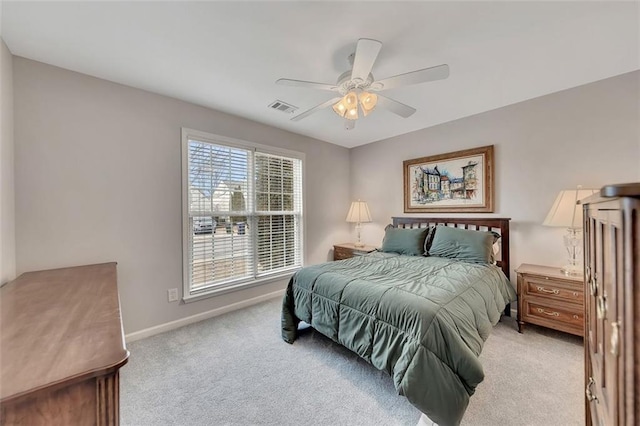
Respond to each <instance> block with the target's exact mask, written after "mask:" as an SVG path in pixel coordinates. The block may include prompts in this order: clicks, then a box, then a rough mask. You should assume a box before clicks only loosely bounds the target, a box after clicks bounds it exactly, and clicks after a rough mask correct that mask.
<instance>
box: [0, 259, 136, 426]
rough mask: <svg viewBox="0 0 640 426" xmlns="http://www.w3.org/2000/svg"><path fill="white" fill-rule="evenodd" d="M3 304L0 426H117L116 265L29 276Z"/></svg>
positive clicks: (5, 292)
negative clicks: (0, 425)
mask: <svg viewBox="0 0 640 426" xmlns="http://www.w3.org/2000/svg"><path fill="white" fill-rule="evenodd" d="M0 300H1V302H0V303H1V313H0V321H1V322H0V338H1V342H0V357H1V358H0V405H1V408H0V411H1V412H0V424H2V425H29V426H38V425H117V424H118V423H119V384H118V370H119V369H120V367H122V366H123V365H124V364H125V363H126V362H127V359H128V356H129V353H128V352H127V350H126V349H125V345H124V334H123V331H122V322H121V317H120V302H119V298H118V288H117V282H116V264H115V263H105V264H101V265H89V266H79V267H74V268H64V269H55V270H49V271H38V272H28V273H25V274H22V275H20V277H18V278H17V279H16V280H15V281H13V282H10V283H8V284H6V285H4V286H3V287H2V289H1V290H0Z"/></svg>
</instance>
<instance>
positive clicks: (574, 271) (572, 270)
mask: <svg viewBox="0 0 640 426" xmlns="http://www.w3.org/2000/svg"><path fill="white" fill-rule="evenodd" d="M560 272H562V273H563V274H565V275H567V276H571V277H579V276H580V275H582V274H584V269H583V268H582V267H581V266H580V265H564V266H563V267H562V268H560Z"/></svg>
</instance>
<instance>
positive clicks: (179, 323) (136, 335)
mask: <svg viewBox="0 0 640 426" xmlns="http://www.w3.org/2000/svg"><path fill="white" fill-rule="evenodd" d="M284 292H285V289H282V290H276V291H274V292H272V293H267V294H263V295H261V296H256V297H252V298H251V299H247V300H243V301H241V302H236V303H232V304H230V305H226V306H222V307H220V308H216V309H212V310H210V311H206V312H202V313H199V314H196V315H191V316H190V317H186V318H180V319H179V320H175V321H171V322H167V323H164V324H160V325H156V326H154V327H149V328H145V329H143V330H140V331H134V332H133V333H129V334H127V335H126V336H125V337H124V338H125V342H127V343H131V342H135V341H136V340H140V339H144V338H146V337H151V336H154V335H156V334H160V333H164V332H165V331H169V330H174V329H176V328H180V327H183V326H185V325H188V324H193V323H194V322H199V321H203V320H206V319H209V318H213V317H217V316H218V315H222V314H226V313H228V312H231V311H236V310H238V309H242V308H246V307H249V306H251V305H256V304H258V303H260V302H264V301H267V300H270V299H274V298H276V297H282V296H283V295H284Z"/></svg>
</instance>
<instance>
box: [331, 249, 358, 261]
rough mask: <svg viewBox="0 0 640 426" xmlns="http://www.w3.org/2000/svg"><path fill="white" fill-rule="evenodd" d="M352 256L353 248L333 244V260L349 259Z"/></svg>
mask: <svg viewBox="0 0 640 426" xmlns="http://www.w3.org/2000/svg"><path fill="white" fill-rule="evenodd" d="M352 257H353V250H351V249H348V248H344V247H338V246H335V247H334V248H333V259H334V260H343V259H351V258H352Z"/></svg>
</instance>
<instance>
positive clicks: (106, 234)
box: [14, 57, 350, 333]
mask: <svg viewBox="0 0 640 426" xmlns="http://www.w3.org/2000/svg"><path fill="white" fill-rule="evenodd" d="M14 83H15V140H16V160H15V164H16V211H17V219H16V224H17V259H18V263H17V267H18V272H24V271H29V270H36V269H43V268H55V267H62V266H69V265H79V264H89V263H97V262H106V261H112V260H115V261H117V262H118V279H119V287H120V297H121V304H122V309H123V317H124V325H125V332H127V333H131V332H135V331H139V330H141V329H145V328H148V327H152V326H156V325H160V324H163V323H166V322H169V321H174V320H178V319H180V318H184V317H187V316H190V315H195V314H198V313H202V312H205V311H208V310H211V309H216V308H219V307H222V306H225V305H229V304H231V303H235V302H238V301H241V300H244V299H247V298H251V297H255V296H258V295H261V294H266V293H269V292H273V291H275V290H278V289H282V288H284V287H285V284H286V283H285V282H282V281H281V282H277V283H273V284H267V285H264V286H261V287H254V288H251V289H248V290H244V291H239V292H234V293H228V294H225V295H222V296H218V297H213V298H209V299H206V300H202V301H198V302H193V303H189V304H186V305H184V304H182V305H178V304H176V303H171V304H169V303H167V289H168V288H172V287H178V288H181V286H182V227H181V226H182V225H181V159H180V155H181V151H180V143H181V139H180V137H181V136H180V129H181V127H188V128H192V129H198V130H202V131H206V132H211V133H215V134H219V135H224V136H229V137H233V138H238V139H244V140H247V141H252V142H256V143H260V144H267V145H272V146H277V147H282V148H287V149H291V150H296V151H300V152H304V153H305V154H306V173H305V175H306V180H305V193H306V205H305V221H306V223H305V225H306V234H305V243H306V262H307V263H308V264H312V263H319V262H322V261H326V260H327V259H328V256H329V253H330V249H331V248H332V244H334V243H336V242H339V241H344V240H346V239H347V238H348V237H349V227H348V224H347V223H346V222H345V220H344V219H345V215H346V212H347V210H348V208H349V201H350V200H349V187H348V183H347V182H348V178H349V151H348V150H347V149H345V148H341V147H338V146H336V145H332V144H328V143H326V142H321V141H317V140H314V139H310V138H307V137H303V136H299V135H295V134H292V133H289V132H286V131H282V130H278V129H275V128H273V127H269V126H266V125H262V124H258V123H255V122H252V121H249V120H246V119H243V118H239V117H236V116H231V115H228V114H224V113H221V112H217V111H213V110H210V109H206V108H202V107H199V106H195V105H193V104H189V103H185V102H182V101H178V100H175V99H171V98H167V97H164V96H160V95H156V94H152V93H149V92H145V91H142V90H137V89H133V88H130V87H126V86H122V85H118V84H114V83H110V82H108V81H104V80H100V79H97V78H93V77H89V76H86V75H83V74H78V73H74V72H71V71H67V70H63V69H60V68H56V67H53V66H50V65H46V64H42V63H38V62H34V61H31V60H27V59H24V58H19V57H14ZM327 165H331V168H330V173H329V168H328V167H327Z"/></svg>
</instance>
